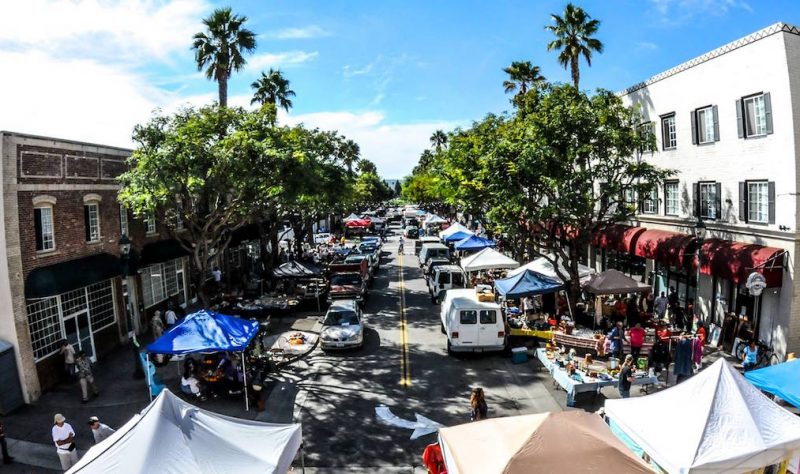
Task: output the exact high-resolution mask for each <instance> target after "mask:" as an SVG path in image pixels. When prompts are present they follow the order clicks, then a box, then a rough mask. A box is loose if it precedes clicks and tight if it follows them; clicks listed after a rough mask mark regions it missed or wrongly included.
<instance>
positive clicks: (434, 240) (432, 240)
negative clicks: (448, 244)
mask: <svg viewBox="0 0 800 474" xmlns="http://www.w3.org/2000/svg"><path fill="white" fill-rule="evenodd" d="M441 243H442V240H441V239H440V238H439V237H432V236H425V237H420V238H419V239H418V240H417V241H416V242H414V254H416V255H419V251H420V250H422V246H423V245H425V244H441Z"/></svg>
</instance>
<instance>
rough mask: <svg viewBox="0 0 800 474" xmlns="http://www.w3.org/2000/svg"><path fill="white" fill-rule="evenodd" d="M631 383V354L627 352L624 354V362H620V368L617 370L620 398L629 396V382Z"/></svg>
mask: <svg viewBox="0 0 800 474" xmlns="http://www.w3.org/2000/svg"><path fill="white" fill-rule="evenodd" d="M632 383H633V356H632V355H630V354H628V355H626V356H625V362H623V363H622V368H621V369H620V370H619V385H618V386H617V388H618V389H619V396H620V397H621V398H630V396H631V384H632Z"/></svg>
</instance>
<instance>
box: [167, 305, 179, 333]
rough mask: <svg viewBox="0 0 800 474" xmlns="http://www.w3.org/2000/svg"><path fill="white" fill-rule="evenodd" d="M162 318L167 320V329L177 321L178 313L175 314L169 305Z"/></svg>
mask: <svg viewBox="0 0 800 474" xmlns="http://www.w3.org/2000/svg"><path fill="white" fill-rule="evenodd" d="M164 318H165V319H166V320H167V329H169V328H171V327H172V326H174V325H175V323H176V322H177V321H178V315H177V314H175V311H174V310H173V309H172V306H171V305H170V306H169V307H168V308H167V312H166V313H164Z"/></svg>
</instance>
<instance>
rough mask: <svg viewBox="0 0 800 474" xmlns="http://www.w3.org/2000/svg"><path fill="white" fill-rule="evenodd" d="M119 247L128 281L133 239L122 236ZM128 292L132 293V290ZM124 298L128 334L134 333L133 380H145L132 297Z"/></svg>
mask: <svg viewBox="0 0 800 474" xmlns="http://www.w3.org/2000/svg"><path fill="white" fill-rule="evenodd" d="M117 245H119V260H120V264H121V266H122V278H125V279H126V280H127V278H128V276H129V275H130V264H131V239H129V238H128V236H127V235H125V234H122V237H120V239H119V241H118V242H117ZM127 290H128V292H130V291H131V289H130V288H128V289H127ZM123 298H124V299H125V316H126V319H127V322H128V332H129V333H132V336H131V337H130V339H129V342H130V345H131V353H132V354H133V378H134V379H141V378H144V370H143V369H142V364H141V361H140V360H139V341H137V340H136V331H135V330H133V314H131V311H130V295H129V294H127V295H125V296H124V297H123Z"/></svg>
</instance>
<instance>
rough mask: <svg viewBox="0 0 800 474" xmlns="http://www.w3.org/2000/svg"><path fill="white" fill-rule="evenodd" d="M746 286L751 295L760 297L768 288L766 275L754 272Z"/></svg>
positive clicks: (748, 278)
mask: <svg viewBox="0 0 800 474" xmlns="http://www.w3.org/2000/svg"><path fill="white" fill-rule="evenodd" d="M745 286H746V287H747V289H748V290H749V291H750V294H751V295H753V296H759V295H761V293H762V292H763V291H764V289H765V288H766V287H767V279H766V278H764V275H762V274H760V273H758V272H753V273H751V274H750V276H748V277H747V283H745Z"/></svg>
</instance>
